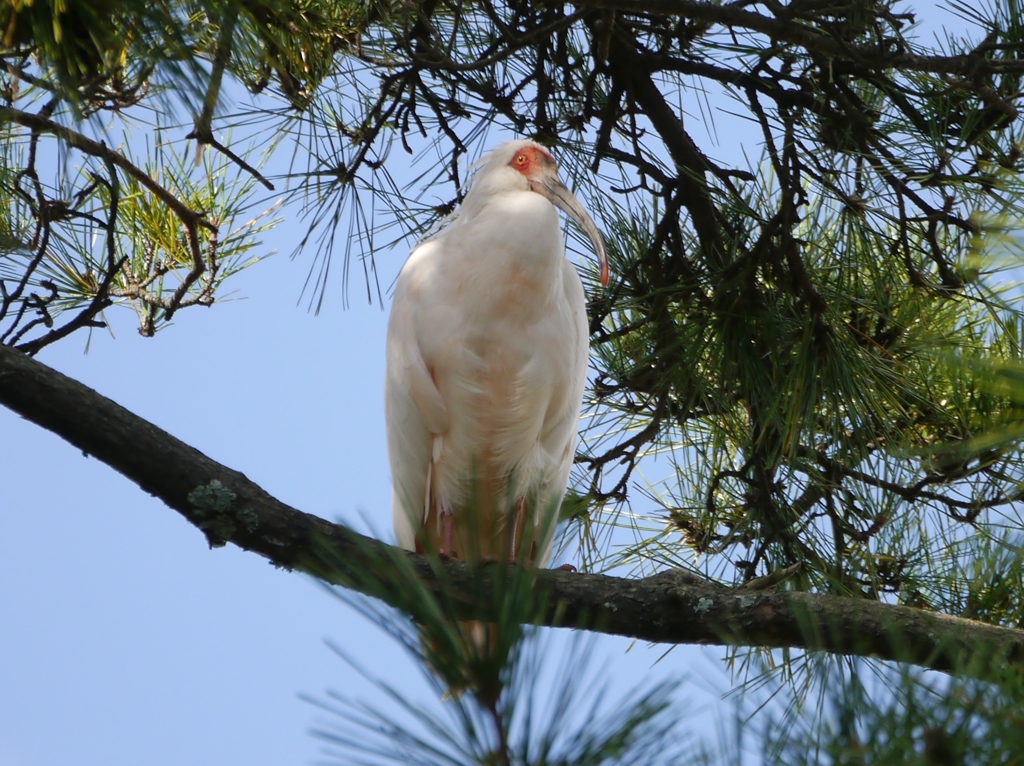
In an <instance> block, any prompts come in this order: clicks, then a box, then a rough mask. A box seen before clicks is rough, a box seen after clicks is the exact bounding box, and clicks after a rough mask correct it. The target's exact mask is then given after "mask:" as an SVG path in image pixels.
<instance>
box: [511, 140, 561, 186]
mask: <svg viewBox="0 0 1024 766" xmlns="http://www.w3.org/2000/svg"><path fill="white" fill-rule="evenodd" d="M509 166H510V167H512V168H515V169H516V170H518V171H519V172H520V173H522V174H523V175H524V176H526V177H527V178H536V177H537V176H539V175H540V174H541V172H542V171H543V170H544V169H546V168H553V167H555V158H554V157H552V156H551V155H550V154H548V153H547V152H546V151H544V150H543V149H538V148H537V147H536V146H526V147H523V148H522V149H520V150H519V151H518V152H516V154H515V156H514V157H513V158H512V161H511V162H510V163H509Z"/></svg>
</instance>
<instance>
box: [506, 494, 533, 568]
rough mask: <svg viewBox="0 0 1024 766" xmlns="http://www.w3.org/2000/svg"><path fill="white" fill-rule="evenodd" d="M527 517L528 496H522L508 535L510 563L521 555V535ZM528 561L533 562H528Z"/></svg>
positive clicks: (514, 561) (517, 504)
mask: <svg viewBox="0 0 1024 766" xmlns="http://www.w3.org/2000/svg"><path fill="white" fill-rule="evenodd" d="M525 518H526V498H525V497H520V498H517V499H516V512H515V514H514V515H513V516H512V529H511V534H510V535H509V536H508V561H509V563H510V564H515V563H516V559H517V558H518V557H519V555H518V554H519V542H518V538H519V535H521V534H522V533H523V520H524V519H525ZM528 563H531V564H532V563H533V562H532V561H531V562H528Z"/></svg>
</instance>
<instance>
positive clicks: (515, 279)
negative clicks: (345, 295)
mask: <svg viewBox="0 0 1024 766" xmlns="http://www.w3.org/2000/svg"><path fill="white" fill-rule="evenodd" d="M555 207H558V208H561V209H562V210H563V211H565V212H566V213H567V214H568V215H569V216H570V217H571V218H572V219H573V220H575V221H576V223H577V224H579V226H580V228H581V229H582V230H583V231H584V232H585V233H586V234H587V235H588V236H589V237H590V240H591V242H592V243H593V245H594V250H595V252H596V254H597V258H598V261H599V264H600V267H601V282H602V284H605V285H606V284H607V283H608V260H607V256H606V254H605V248H604V242H603V240H602V238H601V235H600V233H599V232H598V229H597V226H596V225H595V224H594V222H593V221H592V220H591V218H590V216H589V215H587V213H586V211H585V210H584V209H583V206H582V205H581V204H580V203H579V201H578V200H577V199H576V197H575V196H573V194H572V193H571V192H570V191H569V190H568V188H566V186H565V185H564V184H563V183H562V181H561V180H560V179H559V177H558V167H557V165H556V164H555V160H554V158H553V157H552V155H551V153H550V152H549V151H548V150H547V149H545V148H544V147H543V146H541V145H540V144H537V143H534V142H532V141H513V142H510V143H506V144H503V145H502V146H500V147H498V148H497V149H496V150H495V151H493V152H492V153H491V154H489V155H487V156H486V157H485V158H484V159H482V160H481V161H480V163H479V169H478V170H477V172H476V173H475V175H474V176H473V177H472V180H471V183H470V186H469V190H468V192H467V194H466V197H465V199H464V200H463V202H462V205H461V206H460V207H459V208H458V210H457V211H456V212H455V213H454V215H453V216H452V218H451V219H450V221H449V222H448V224H447V226H445V227H444V228H443V229H442V230H441V231H440V233H438V234H437V235H435V236H434V237H432V238H429V239H427V240H426V241H424V242H422V243H421V244H420V245H418V246H417V247H416V248H415V249H413V251H412V253H411V254H410V255H409V259H408V260H407V261H406V263H405V266H404V267H403V268H402V271H401V273H400V274H399V276H398V283H397V286H396V288H395V295H394V303H393V305H392V308H391V317H390V320H389V322H388V338H387V376H386V383H385V394H384V395H385V413H386V420H387V439H388V456H389V459H390V463H391V476H392V484H393V491H394V496H393V509H392V510H393V521H394V526H395V534H396V536H397V538H398V542H399V544H400V545H401V546H402V547H404V548H407V549H409V550H417V551H419V552H423V551H424V550H429V551H431V552H436V553H440V554H441V555H442V556H450V557H456V558H460V559H465V560H468V561H477V562H479V561H487V560H496V559H500V560H511V561H520V562H523V563H526V564H536V565H537V566H543V565H544V564H545V563H546V562H547V560H548V558H549V557H550V555H551V547H552V544H553V539H554V526H555V521H556V520H557V513H558V508H559V506H560V505H561V502H562V497H563V495H564V493H565V489H566V484H567V483H568V479H569V471H570V468H571V467H572V462H573V456H574V454H575V451H576V440H577V435H578V432H577V428H578V421H579V415H580V407H581V404H582V400H583V388H584V384H585V382H586V376H587V360H588V351H589V343H588V332H587V315H586V305H585V299H584V294H583V285H582V283H581V282H580V278H579V275H578V274H577V273H576V269H575V267H573V265H572V264H570V263H569V262H568V261H567V260H566V259H565V257H564V246H563V235H562V232H561V228H560V225H559V220H558V213H557V211H556V210H555ZM524 538H525V540H528V544H525V543H524Z"/></svg>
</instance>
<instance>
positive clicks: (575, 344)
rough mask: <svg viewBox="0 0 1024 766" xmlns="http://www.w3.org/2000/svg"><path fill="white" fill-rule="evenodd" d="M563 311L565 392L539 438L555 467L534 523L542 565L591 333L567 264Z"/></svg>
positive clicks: (569, 457) (568, 465) (564, 481)
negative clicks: (545, 514) (549, 515)
mask: <svg viewBox="0 0 1024 766" xmlns="http://www.w3.org/2000/svg"><path fill="white" fill-rule="evenodd" d="M563 268H564V271H563V277H562V280H563V289H564V291H565V304H564V308H565V310H566V312H567V314H568V321H567V323H566V324H567V326H568V327H569V328H571V329H570V331H569V333H568V335H569V337H567V338H566V339H565V340H566V342H565V348H566V351H567V362H568V367H567V369H566V370H565V372H564V373H563V378H562V380H563V381H564V389H563V393H562V396H561V397H559V399H560V401H559V404H560V406H556V407H552V408H551V410H550V411H549V413H548V415H547V417H546V418H545V422H544V426H543V431H542V436H541V439H542V441H543V443H544V446H545V449H546V451H547V452H548V454H549V455H552V456H553V457H554V458H555V460H556V464H555V468H554V470H553V471H552V473H551V474H550V476H549V480H548V482H547V489H546V491H545V492H544V493H543V495H542V498H541V500H542V505H543V506H544V507H543V508H538V509H537V518H535V520H534V523H535V524H536V526H537V528H538V530H540V531H541V533H542V537H541V539H539V540H538V542H537V555H536V562H537V565H538V566H544V565H545V564H546V563H547V561H548V559H549V558H550V556H551V549H552V547H553V545H554V541H555V537H554V533H555V526H556V524H557V522H558V518H557V510H558V508H559V507H560V506H561V502H562V498H563V497H564V496H565V490H566V485H568V483H569V473H570V472H571V471H572V465H573V460H574V459H575V457H576V443H577V441H578V439H579V426H580V407H581V405H582V403H583V391H584V389H585V388H586V385H587V368H588V366H589V361H590V334H589V332H588V325H587V301H586V296H585V295H584V292H583V283H582V282H581V281H580V277H579V274H578V273H576V267H575V266H573V265H572V264H571V263H569V261H564V262H563ZM545 511H546V512H549V513H550V512H552V511H553V512H554V518H550V519H543V518H541V516H540V514H541V513H542V512H545Z"/></svg>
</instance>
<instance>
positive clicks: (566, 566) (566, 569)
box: [555, 564, 579, 572]
mask: <svg viewBox="0 0 1024 766" xmlns="http://www.w3.org/2000/svg"><path fill="white" fill-rule="evenodd" d="M555 569H558V570H560V571H562V572H577V571H579V570H578V569H576V567H574V566H573V565H572V564H562V565H560V566H557V567H555Z"/></svg>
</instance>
